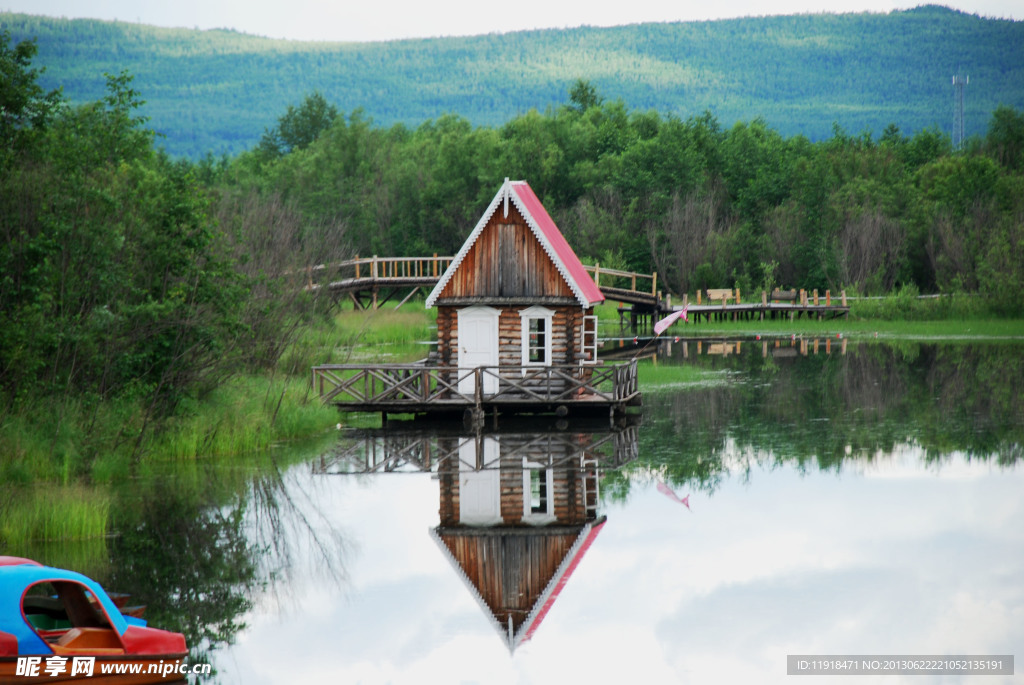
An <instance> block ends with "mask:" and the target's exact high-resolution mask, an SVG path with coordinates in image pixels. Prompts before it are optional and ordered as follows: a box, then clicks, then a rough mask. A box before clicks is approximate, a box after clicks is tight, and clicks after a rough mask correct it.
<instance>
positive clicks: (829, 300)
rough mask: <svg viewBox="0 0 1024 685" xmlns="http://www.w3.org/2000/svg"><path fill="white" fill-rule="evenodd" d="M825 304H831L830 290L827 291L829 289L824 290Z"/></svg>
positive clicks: (828, 305)
mask: <svg viewBox="0 0 1024 685" xmlns="http://www.w3.org/2000/svg"><path fill="white" fill-rule="evenodd" d="M825 306H826V307H831V306H832V292H831V291H829V290H826V291H825Z"/></svg>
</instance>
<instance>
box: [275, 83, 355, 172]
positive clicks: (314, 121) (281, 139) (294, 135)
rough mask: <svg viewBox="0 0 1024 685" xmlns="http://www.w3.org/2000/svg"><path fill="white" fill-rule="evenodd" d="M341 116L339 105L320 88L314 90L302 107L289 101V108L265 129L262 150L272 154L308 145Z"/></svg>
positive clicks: (283, 153)
mask: <svg viewBox="0 0 1024 685" xmlns="http://www.w3.org/2000/svg"><path fill="white" fill-rule="evenodd" d="M337 118H338V109H337V107H335V106H334V105H332V104H329V103H328V102H327V100H326V99H324V96H323V95H321V94H320V93H319V92H313V93H310V94H309V95H307V96H306V99H305V100H303V101H302V104H301V105H299V106H298V107H294V106H292V105H288V110H287V111H286V112H285V113H284V114H282V115H281V117H280V118H279V119H278V120H277V126H275V127H274V128H273V129H270V130H268V131H265V132H264V133H263V137H262V138H261V139H260V144H259V150H260V152H262V153H263V154H265V155H267V156H269V157H280V156H281V155H285V154H288V153H289V152H291V151H293V150H302V149H304V148H307V147H309V144H310V143H312V142H313V141H314V140H316V139H317V138H318V137H319V136H320V134H321V133H322V132H324V131H325V130H327V129H328V128H330V127H331V125H332V124H333V123H334V120H335V119H337Z"/></svg>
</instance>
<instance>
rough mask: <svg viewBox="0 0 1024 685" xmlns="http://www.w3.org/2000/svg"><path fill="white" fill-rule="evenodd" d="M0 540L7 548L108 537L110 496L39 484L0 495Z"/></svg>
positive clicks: (80, 488) (87, 489)
mask: <svg viewBox="0 0 1024 685" xmlns="http://www.w3.org/2000/svg"><path fill="white" fill-rule="evenodd" d="M0 497H3V498H4V499H6V500H7V503H6V506H5V507H4V508H3V514H2V516H0V538H2V539H3V542H4V544H5V545H7V546H18V545H25V544H27V543H29V542H32V541H39V540H84V539H89V538H100V537H104V536H105V535H106V534H107V526H108V521H109V518H110V504H111V500H110V496H109V495H108V494H107V493H106V491H105V490H103V489H98V488H91V487H86V486H82V485H72V486H49V485H38V486H36V487H32V488H29V489H27V490H25V489H20V490H18V491H17V492H14V491H9V492H7V493H6V495H5V496H4V495H0Z"/></svg>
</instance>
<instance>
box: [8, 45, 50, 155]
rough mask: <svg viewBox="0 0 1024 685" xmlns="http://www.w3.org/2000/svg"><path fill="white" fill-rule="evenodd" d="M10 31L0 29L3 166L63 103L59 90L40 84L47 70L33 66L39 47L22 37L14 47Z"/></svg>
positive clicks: (28, 142)
mask: <svg viewBox="0 0 1024 685" xmlns="http://www.w3.org/2000/svg"><path fill="white" fill-rule="evenodd" d="M10 42H11V32H10V31H9V30H8V29H2V30H0V169H5V168H6V166H7V165H8V164H10V163H11V161H12V157H13V156H14V155H16V154H17V153H18V152H20V151H22V150H23V149H24V148H25V147H26V146H27V145H29V144H30V143H31V140H32V138H33V137H34V136H36V135H38V134H39V133H40V132H41V131H43V130H45V128H46V126H47V124H48V123H49V121H50V119H51V118H52V117H53V115H54V113H55V112H56V110H57V108H58V107H59V105H60V102H61V100H60V90H59V89H55V90H51V91H49V92H47V91H46V90H45V89H44V88H43V87H42V86H41V85H39V78H40V77H41V75H42V73H43V71H44V70H36V69H33V68H31V66H30V65H31V62H32V58H33V57H34V56H35V55H36V53H37V51H38V47H37V45H36V43H35V41H30V40H23V41H20V42H19V43H17V44H16V45H14V47H11V45H10Z"/></svg>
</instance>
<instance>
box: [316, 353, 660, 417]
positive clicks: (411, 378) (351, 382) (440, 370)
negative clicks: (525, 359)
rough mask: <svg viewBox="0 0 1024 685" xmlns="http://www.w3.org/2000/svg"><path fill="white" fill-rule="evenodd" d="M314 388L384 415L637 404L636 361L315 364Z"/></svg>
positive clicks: (614, 408) (561, 410)
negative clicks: (470, 365)
mask: <svg viewBox="0 0 1024 685" xmlns="http://www.w3.org/2000/svg"><path fill="white" fill-rule="evenodd" d="M313 388H314V389H315V391H316V392H317V393H318V395H319V397H320V400H321V401H322V402H324V403H329V404H333V405H335V406H336V407H338V408H339V409H342V410H343V411H351V412H381V413H382V414H383V415H384V416H385V418H386V416H387V414H389V413H391V414H425V413H430V414H436V413H443V412H450V413H454V412H458V413H462V412H465V411H466V410H470V411H473V412H476V413H478V414H480V415H482V413H483V412H485V411H487V410H493V411H498V410H500V411H502V412H507V413H513V414H515V413H555V414H557V415H559V416H565V415H566V414H568V413H569V412H570V411H572V412H573V413H596V412H604V413H606V414H610V415H611V416H613V417H614V415H615V414H616V413H620V414H622V413H625V411H626V408H627V407H635V406H639V405H640V402H641V399H640V389H639V383H638V381H637V364H636V360H631V361H628V362H625V363H621V364H614V365H612V364H609V365H605V364H598V365H593V366H589V365H588V366H542V367H538V366H493V367H489V366H481V367H477V368H473V369H460V368H453V367H447V366H428V365H426V364H380V365H375V366H366V365H356V364H324V365H321V366H314V367H313Z"/></svg>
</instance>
